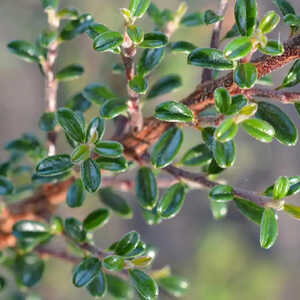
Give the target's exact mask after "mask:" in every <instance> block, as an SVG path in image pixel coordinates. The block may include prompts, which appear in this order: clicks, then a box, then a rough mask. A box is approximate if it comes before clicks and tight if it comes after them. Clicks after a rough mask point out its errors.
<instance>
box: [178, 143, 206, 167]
mask: <svg viewBox="0 0 300 300" xmlns="http://www.w3.org/2000/svg"><path fill="white" fill-rule="evenodd" d="M211 160H212V153H211V151H210V150H209V149H208V148H207V146H206V145H205V144H200V145H197V146H195V147H193V148H191V149H190V150H188V151H187V152H186V153H185V154H184V156H183V158H182V160H181V163H182V164H183V165H185V166H191V167H192V166H202V165H205V164H208V163H209V162H211Z"/></svg>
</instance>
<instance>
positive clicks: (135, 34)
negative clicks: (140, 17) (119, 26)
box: [127, 25, 144, 44]
mask: <svg viewBox="0 0 300 300" xmlns="http://www.w3.org/2000/svg"><path fill="white" fill-rule="evenodd" d="M127 33H128V35H129V37H130V39H131V40H132V41H133V42H134V44H140V43H141V42H142V41H143V40H144V31H143V29H142V28H141V27H139V26H136V25H130V26H128V28H127Z"/></svg>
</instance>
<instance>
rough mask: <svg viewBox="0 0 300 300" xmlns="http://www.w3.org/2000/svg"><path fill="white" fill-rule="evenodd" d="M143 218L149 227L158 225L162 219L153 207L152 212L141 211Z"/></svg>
mask: <svg viewBox="0 0 300 300" xmlns="http://www.w3.org/2000/svg"><path fill="white" fill-rule="evenodd" d="M142 213H143V217H144V219H145V221H146V223H147V224H148V225H150V226H152V225H156V224H160V223H161V222H162V218H161V216H160V215H159V213H158V212H157V207H154V208H153V209H152V210H146V209H143V210H142Z"/></svg>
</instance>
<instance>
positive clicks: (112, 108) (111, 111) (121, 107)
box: [100, 99, 128, 119]
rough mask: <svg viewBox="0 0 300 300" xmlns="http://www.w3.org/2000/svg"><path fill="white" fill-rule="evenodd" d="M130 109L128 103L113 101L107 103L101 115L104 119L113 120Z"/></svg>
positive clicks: (118, 100) (101, 110)
mask: <svg viewBox="0 0 300 300" xmlns="http://www.w3.org/2000/svg"><path fill="white" fill-rule="evenodd" d="M127 109H128V106H127V104H126V102H125V101H124V100H122V99H112V100H108V101H106V102H105V103H104V104H103V105H102V107H101V109H100V115H101V117H103V118H104V119H113V118H115V117H116V116H118V115H120V114H121V113H123V112H125V111H126V110H127Z"/></svg>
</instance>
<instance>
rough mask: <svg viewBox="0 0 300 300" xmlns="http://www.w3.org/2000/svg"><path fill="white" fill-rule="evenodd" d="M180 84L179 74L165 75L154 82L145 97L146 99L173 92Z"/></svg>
mask: <svg viewBox="0 0 300 300" xmlns="http://www.w3.org/2000/svg"><path fill="white" fill-rule="evenodd" d="M181 86H182V80H181V77H180V76H179V75H175V74H174V75H173V74H172V75H166V76H164V77H162V78H161V79H159V80H158V81H157V82H156V83H154V85H153V86H152V87H151V89H150V91H149V94H148V96H147V97H148V99H152V98H155V97H158V96H161V95H164V94H167V93H170V92H173V91H174V90H176V89H178V88H179V87H181Z"/></svg>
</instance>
